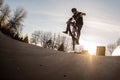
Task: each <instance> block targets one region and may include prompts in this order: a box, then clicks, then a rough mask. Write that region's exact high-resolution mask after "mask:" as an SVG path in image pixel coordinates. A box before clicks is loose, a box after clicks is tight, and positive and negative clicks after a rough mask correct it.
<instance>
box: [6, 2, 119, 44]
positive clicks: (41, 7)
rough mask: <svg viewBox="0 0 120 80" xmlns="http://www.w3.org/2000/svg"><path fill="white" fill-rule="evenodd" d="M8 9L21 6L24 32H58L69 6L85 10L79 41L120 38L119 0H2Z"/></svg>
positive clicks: (70, 14)
mask: <svg viewBox="0 0 120 80" xmlns="http://www.w3.org/2000/svg"><path fill="white" fill-rule="evenodd" d="M4 3H5V4H9V6H10V8H11V10H12V11H15V9H16V8H17V7H23V8H24V9H25V10H26V11H27V17H26V19H25V20H24V30H23V32H24V33H25V34H29V35H30V34H31V33H33V32H34V31H35V30H42V31H49V32H53V33H54V32H59V33H61V34H62V31H64V30H65V28H66V21H67V20H68V19H69V18H70V17H71V16H72V13H71V8H77V10H78V11H80V12H84V13H86V16H84V25H83V28H82V30H81V38H80V44H82V45H97V46H106V45H107V44H111V43H115V42H116V41H117V39H118V38H120V15H119V14H120V9H119V8H120V0H4Z"/></svg>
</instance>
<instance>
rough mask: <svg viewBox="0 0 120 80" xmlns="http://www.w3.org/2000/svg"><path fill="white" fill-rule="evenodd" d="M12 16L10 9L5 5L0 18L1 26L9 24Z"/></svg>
mask: <svg viewBox="0 0 120 80" xmlns="http://www.w3.org/2000/svg"><path fill="white" fill-rule="evenodd" d="M9 14H10V7H9V6H8V5H5V6H3V7H2V8H1V16H0V26H4V25H5V24H6V23H7V20H8V18H9Z"/></svg>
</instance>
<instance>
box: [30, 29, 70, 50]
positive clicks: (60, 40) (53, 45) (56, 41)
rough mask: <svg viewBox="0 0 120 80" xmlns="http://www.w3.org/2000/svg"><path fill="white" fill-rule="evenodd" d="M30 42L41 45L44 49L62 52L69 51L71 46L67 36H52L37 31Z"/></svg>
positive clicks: (48, 33)
mask: <svg viewBox="0 0 120 80" xmlns="http://www.w3.org/2000/svg"><path fill="white" fill-rule="evenodd" d="M30 41H31V43H34V44H38V43H40V45H41V46H42V47H44V48H49V49H54V50H60V51H67V50H68V48H69V47H68V46H70V44H68V42H67V38H66V37H65V36H62V35H60V34H56V33H54V34H52V33H51V32H43V31H35V32H33V34H32V35H31V40H30ZM66 44H67V45H66Z"/></svg>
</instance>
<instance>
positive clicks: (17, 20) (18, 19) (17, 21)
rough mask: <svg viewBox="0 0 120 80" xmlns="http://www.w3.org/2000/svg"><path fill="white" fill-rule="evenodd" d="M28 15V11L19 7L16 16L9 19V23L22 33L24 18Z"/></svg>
mask: <svg viewBox="0 0 120 80" xmlns="http://www.w3.org/2000/svg"><path fill="white" fill-rule="evenodd" d="M25 17H26V11H25V10H24V9H23V8H17V9H16V11H15V12H14V16H13V17H12V18H11V19H10V20H9V25H10V27H11V28H14V29H15V30H16V32H17V33H18V34H19V35H21V32H22V28H23V24H22V22H23V19H24V18H25Z"/></svg>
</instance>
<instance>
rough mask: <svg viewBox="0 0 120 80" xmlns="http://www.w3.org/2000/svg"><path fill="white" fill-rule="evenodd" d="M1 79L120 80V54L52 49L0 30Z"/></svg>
mask: <svg viewBox="0 0 120 80" xmlns="http://www.w3.org/2000/svg"><path fill="white" fill-rule="evenodd" d="M0 80H120V57H102V56H85V55H80V54H68V53H63V52H58V51H53V50H49V49H44V48H40V47H37V46H33V45H29V44H25V43H22V42H18V41H16V40H13V39H11V38H9V37H7V36H5V35H3V34H2V33H1V32H0Z"/></svg>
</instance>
